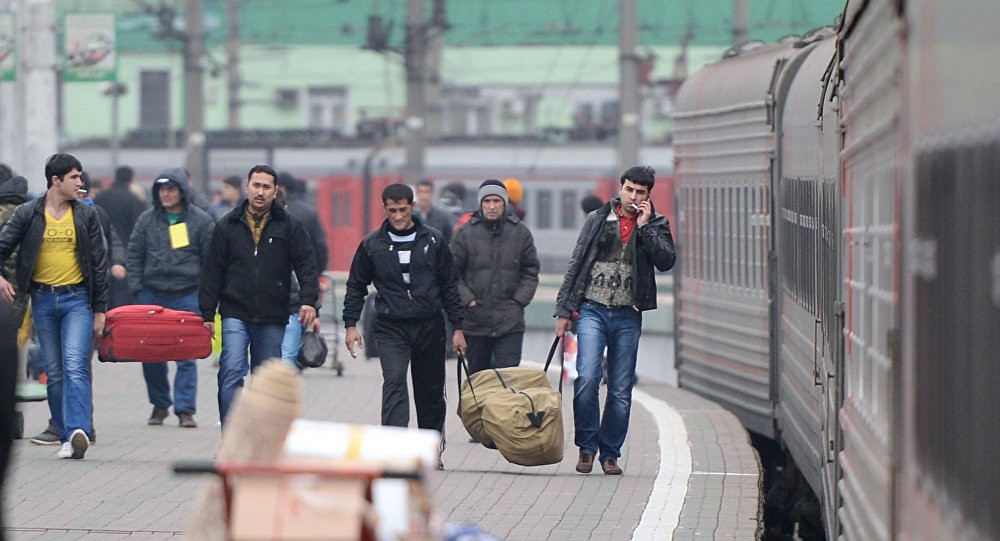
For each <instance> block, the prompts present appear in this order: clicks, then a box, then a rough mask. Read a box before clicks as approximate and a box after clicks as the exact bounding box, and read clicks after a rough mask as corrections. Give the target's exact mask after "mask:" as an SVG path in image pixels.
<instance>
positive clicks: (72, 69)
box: [63, 13, 118, 81]
mask: <svg viewBox="0 0 1000 541" xmlns="http://www.w3.org/2000/svg"><path fill="white" fill-rule="evenodd" d="M63 24H64V29H65V32H64V33H63V34H64V35H65V36H66V43H65V49H64V55H65V56H64V57H63V65H64V66H65V67H64V69H63V80H64V81H115V80H117V78H118V73H117V70H118V55H117V52H116V50H115V40H116V39H117V36H116V34H115V16H114V14H112V13H67V14H66V17H65V19H64V21H63Z"/></svg>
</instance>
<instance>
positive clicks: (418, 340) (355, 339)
mask: <svg viewBox="0 0 1000 541" xmlns="http://www.w3.org/2000/svg"><path fill="white" fill-rule="evenodd" d="M382 205H383V207H384V209H385V214H386V220H385V222H383V223H382V227H380V228H379V229H377V230H375V231H373V232H371V233H369V234H368V235H366V236H365V238H364V239H362V241H361V244H360V245H359V246H358V250H357V252H355V254H354V260H353V261H352V262H351V272H350V274H349V276H348V278H347V292H346V294H345V295H344V311H343V317H344V326H345V327H346V328H347V334H346V336H345V338H344V343H345V344H346V345H347V350H348V351H349V352H350V354H351V355H352V356H356V352H355V349H354V348H355V346H361V345H363V344H362V339H361V333H360V332H358V329H357V323H358V319H359V318H360V317H361V307H362V306H363V305H364V300H365V296H366V295H367V294H368V284H371V283H374V284H375V289H376V291H377V294H376V297H375V309H376V311H377V312H378V319H377V320H376V321H375V343H376V345H377V347H378V354H379V361H380V362H381V364H382V424H383V425H386V426H407V425H409V422H410V399H409V396H408V393H407V388H406V372H407V368H408V367H409V365H410V363H411V361H412V363H413V367H412V369H411V379H412V380H413V402H414V404H415V405H416V410H417V426H418V427H419V428H427V429H432V430H437V431H438V432H440V433H441V435H442V441H443V438H444V418H445V409H446V404H445V395H444V376H445V366H444V358H445V330H444V329H445V328H444V316H443V315H442V313H441V310H442V309H444V310H445V311H446V312H447V313H448V319H449V320H451V324H452V325H453V326H454V329H455V331H454V334H453V342H454V347H455V351H456V352H459V353H464V352H465V336H464V335H463V334H462V301H461V297H460V296H459V294H458V276H457V274H456V273H455V263H454V261H453V260H452V256H451V251H450V250H449V249H448V245H447V244H446V243H445V242H444V237H442V236H441V233H440V232H438V231H435V230H433V229H430V228H428V227H426V226H424V225H423V224H422V223H421V222H420V221H419V220H418V219H416V218H414V216H413V190H411V189H410V187H409V186H406V185H405V184H391V185H389V186H388V187H386V188H385V190H383V191H382ZM438 467H439V468H442V467H443V466H442V464H441V463H440V462H439V463H438Z"/></svg>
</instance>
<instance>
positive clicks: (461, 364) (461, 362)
mask: <svg viewBox="0 0 1000 541" xmlns="http://www.w3.org/2000/svg"><path fill="white" fill-rule="evenodd" d="M561 340H562V338H561V337H559V336H556V337H555V338H554V339H553V340H552V346H550V347H549V356H548V358H546V359H545V368H543V369H542V372H545V373H548V371H549V365H550V364H552V357H554V356H555V354H556V348H557V347H558V346H559V342H560V341H561ZM462 370H465V376H466V378H471V377H472V374H470V373H469V365H468V364H466V362H465V355H462V354H461V353H459V354H458V368H457V369H456V371H455V372H456V375H457V376H458V407H459V408H461V407H462ZM565 375H566V365H565V364H564V363H562V362H560V363H559V394H562V386H563V376H565ZM501 381H503V378H501ZM504 386H506V385H504ZM469 388H470V389H472V398H473V399H474V400H475V401H476V403H477V404H478V403H479V399H478V398H476V388H475V386H473V385H472V382H471V381H470V382H469Z"/></svg>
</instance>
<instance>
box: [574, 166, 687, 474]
mask: <svg viewBox="0 0 1000 541" xmlns="http://www.w3.org/2000/svg"><path fill="white" fill-rule="evenodd" d="M654 174H655V172H654V171H653V169H652V168H651V167H646V166H636V167H632V168H630V169H628V170H627V171H625V173H624V174H623V175H622V176H621V179H620V183H621V188H620V189H619V192H618V197H614V198H612V199H611V201H609V202H608V203H605V204H604V205H603V206H602V207H601V208H599V209H598V210H596V211H594V212H591V213H590V214H588V215H587V219H586V221H584V223H583V229H581V231H580V236H579V237H578V238H577V241H576V247H575V248H574V249H573V255H572V256H571V257H570V261H569V266H568V268H567V269H566V275H565V276H564V277H563V284H562V287H561V288H560V289H559V295H558V296H557V297H556V314H555V315H556V317H557V318H558V319H557V322H556V335H557V336H562V335H563V333H565V332H566V331H567V330H569V328H570V325H571V324H572V320H571V318H572V317H573V314H574V312H579V318H578V320H577V337H578V339H579V349H578V352H577V357H576V369H577V372H579V376H578V377H577V378H576V380H575V381H574V382H573V417H574V422H575V428H576V437H575V442H576V446H577V447H579V448H580V458H579V461H578V462H577V465H576V471H578V472H580V473H590V471H591V469H592V468H593V465H594V457H595V456H597V453H598V451H600V461H601V467H602V469H603V470H604V473H605V474H607V475H621V474H622V469H621V466H619V465H618V458H619V457H621V448H622V445H623V444H624V442H625V435H626V434H627V432H628V421H629V414H630V411H631V407H632V386H633V385H634V384H635V363H636V357H637V356H638V352H639V335H640V334H641V333H642V312H643V311H644V310H653V309H655V308H656V279H655V277H654V267H655V269H656V270H660V271H667V270H670V269H671V268H672V267H673V266H674V260H675V257H676V256H675V254H674V243H673V239H672V237H671V236H670V224H669V222H668V221H667V219H666V218H665V217H664V216H663V215H662V214H659V213H657V212H656V211H654V210H653V203H652V201H650V199H649V193H650V191H651V190H652V189H653V183H654V182H655V179H654ZM605 347H607V348H608V396H607V401H606V402H605V405H604V415H603V417H602V416H601V410H600V403H599V399H598V390H599V389H598V388H599V386H600V383H601V360H602V358H603V357H604V348H605Z"/></svg>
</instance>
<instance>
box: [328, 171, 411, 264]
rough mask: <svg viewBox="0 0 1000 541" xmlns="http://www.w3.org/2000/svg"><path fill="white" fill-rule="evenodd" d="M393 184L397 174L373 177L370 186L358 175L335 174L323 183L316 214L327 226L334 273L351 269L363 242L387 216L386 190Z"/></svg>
mask: <svg viewBox="0 0 1000 541" xmlns="http://www.w3.org/2000/svg"><path fill="white" fill-rule="evenodd" d="M393 182H398V178H397V177H396V176H393V175H379V176H375V177H372V178H371V181H370V182H369V183H367V185H366V183H364V182H363V181H362V180H361V177H360V176H358V175H333V176H329V177H324V178H322V179H320V180H319V182H318V183H317V186H316V212H317V213H318V214H319V217H320V219H321V220H322V222H323V224H324V227H326V243H327V248H328V249H329V250H330V268H331V269H332V270H335V271H341V272H346V271H348V270H350V268H351V259H353V258H354V252H355V251H356V250H357V248H358V244H359V243H360V242H361V239H362V238H364V236H365V234H367V233H368V232H369V231H371V230H373V229H375V228H377V227H378V226H379V224H381V223H382V220H383V218H384V217H385V216H384V214H383V212H382V190H383V189H384V188H385V187H386V186H388V185H389V184H391V183H393ZM366 209H367V210H366Z"/></svg>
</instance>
